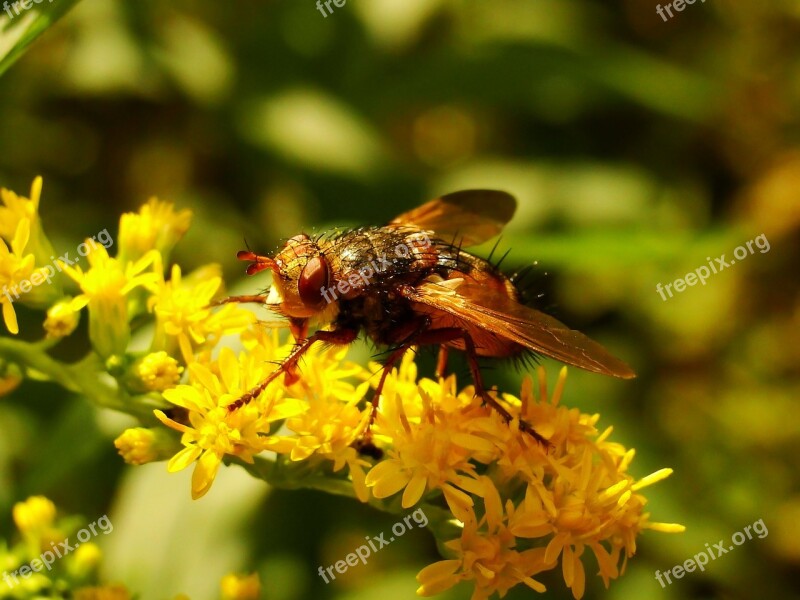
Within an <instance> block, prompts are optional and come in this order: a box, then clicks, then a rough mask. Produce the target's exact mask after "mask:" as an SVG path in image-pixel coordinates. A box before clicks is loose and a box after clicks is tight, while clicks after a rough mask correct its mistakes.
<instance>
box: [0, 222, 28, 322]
mask: <svg viewBox="0 0 800 600" xmlns="http://www.w3.org/2000/svg"><path fill="white" fill-rule="evenodd" d="M30 226H31V222H30V220H29V219H20V221H19V222H18V224H17V226H16V229H15V231H14V236H13V239H12V240H11V248H9V247H8V246H7V245H6V243H5V241H2V240H0V285H2V286H3V287H2V293H1V294H0V304H2V305H3V321H4V322H5V324H6V328H7V329H8V331H9V332H10V333H13V334H15V335H16V334H17V333H19V325H17V313H16V312H15V311H14V304H13V303H14V301H15V300H17V299H18V298H19V297H20V293H24V290H23V289H20V288H21V283H22V282H27V283H28V285H30V282H29V278H30V276H31V275H32V274H33V265H34V262H35V259H34V256H33V254H30V253H28V254H25V249H26V246H27V245H28V240H29V238H30ZM28 291H30V289H29V290H28ZM12 294H13V298H12Z"/></svg>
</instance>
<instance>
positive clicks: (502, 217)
mask: <svg viewBox="0 0 800 600" xmlns="http://www.w3.org/2000/svg"><path fill="white" fill-rule="evenodd" d="M516 209H517V201H516V200H514V197H513V196H512V195H511V194H507V193H506V192H500V191H497V190H464V191H461V192H454V193H452V194H447V195H446V196H442V197H441V198H436V199H435V200H431V201H430V202H426V203H425V204H423V205H422V206H420V207H417V208H415V209H413V210H410V211H408V212H405V213H403V214H402V215H400V216H398V217H397V218H395V219H394V220H392V221H391V222H390V223H389V225H400V226H403V225H411V226H413V227H417V228H419V229H423V230H426V231H433V232H434V233H435V234H436V237H438V238H440V239H443V240H448V239H450V238H453V239H455V240H456V241H457V242H458V241H460V242H461V243H462V244H463V245H464V246H475V245H476V244H480V243H483V242H485V241H486V240H490V239H492V238H493V237H494V236H496V235H497V234H499V233H500V231H501V230H502V229H503V227H504V226H505V224H506V223H508V222H509V221H510V220H511V217H513V216H514V211H515V210H516Z"/></svg>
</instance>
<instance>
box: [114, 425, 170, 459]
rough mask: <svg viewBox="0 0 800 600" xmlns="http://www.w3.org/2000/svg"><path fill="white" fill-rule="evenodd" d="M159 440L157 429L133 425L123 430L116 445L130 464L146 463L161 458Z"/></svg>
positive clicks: (115, 441) (115, 442)
mask: <svg viewBox="0 0 800 600" xmlns="http://www.w3.org/2000/svg"><path fill="white" fill-rule="evenodd" d="M159 441H160V440H159V432H158V431H157V430H155V429H147V428H145V427H133V428H131V429H126V430H125V431H123V432H122V434H121V435H120V436H119V437H118V438H117V439H116V440H114V446H115V447H116V448H117V450H118V451H119V454H120V456H122V458H123V460H124V461H125V462H126V463H128V464H129V465H144V464H147V463H149V462H153V461H155V460H158V459H159V458H160V456H159V452H158V450H159Z"/></svg>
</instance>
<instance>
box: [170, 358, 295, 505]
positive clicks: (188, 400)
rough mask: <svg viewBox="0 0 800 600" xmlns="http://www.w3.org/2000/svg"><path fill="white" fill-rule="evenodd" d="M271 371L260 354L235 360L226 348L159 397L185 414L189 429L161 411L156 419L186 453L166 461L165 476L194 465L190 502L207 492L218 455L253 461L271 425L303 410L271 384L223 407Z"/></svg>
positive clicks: (220, 458) (281, 387)
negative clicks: (246, 400) (176, 435)
mask: <svg viewBox="0 0 800 600" xmlns="http://www.w3.org/2000/svg"><path fill="white" fill-rule="evenodd" d="M274 368H275V365H273V364H269V363H266V362H265V361H264V360H263V359H262V358H261V356H260V355H259V353H251V354H246V353H242V354H240V355H239V357H238V358H237V356H236V355H235V354H234V352H233V351H232V350H231V349H230V348H223V349H222V351H221V352H220V356H219V359H218V360H217V361H215V362H214V363H212V364H210V365H209V366H206V365H204V364H201V363H199V362H195V363H192V364H191V365H189V385H179V386H177V387H175V388H172V389H170V390H167V391H165V392H164V398H166V399H167V400H168V401H169V402H171V403H172V404H175V405H176V406H179V407H181V408H183V409H185V410H186V411H188V420H189V422H188V424H184V423H180V422H177V421H175V420H173V419H171V418H170V417H168V416H167V415H166V414H165V413H164V412H162V411H160V410H157V411H155V415H156V417H157V418H158V419H159V420H160V421H161V422H162V423H164V424H165V425H167V426H168V427H172V428H173V429H175V430H177V431H180V432H181V433H182V434H183V435H182V436H181V442H182V443H183V445H184V446H185V448H184V449H183V450H181V451H180V452H179V453H178V454H176V455H175V456H173V457H172V459H171V460H170V461H169V464H168V465H167V468H168V469H169V471H170V472H175V471H180V470H181V469H185V468H186V467H188V466H189V465H191V464H193V463H195V462H196V464H195V468H194V473H193V475H192V497H193V498H195V499H196V498H200V497H201V496H203V495H205V494H206V493H207V492H208V490H209V489H210V488H211V484H212V483H213V482H214V478H215V477H216V474H217V470H218V469H219V465H220V463H221V462H222V458H223V456H225V455H226V454H229V455H232V456H237V457H239V458H241V459H242V460H244V461H246V462H253V456H254V455H255V454H257V453H259V452H261V450H262V449H263V448H262V446H263V443H262V440H261V438H260V435H261V434H262V433H265V432H268V431H269V430H270V423H272V422H274V421H280V420H283V419H287V418H289V417H293V416H295V415H297V414H300V413H301V412H302V411H303V410H304V408H305V407H304V406H303V403H302V402H300V401H298V400H292V399H289V398H286V397H285V395H284V389H283V386H281V385H274V386H269V387H268V388H267V390H266V391H265V392H263V393H262V394H260V395H259V397H258V398H256V399H255V400H253V401H252V402H250V404H248V405H246V406H244V407H242V408H240V409H239V410H236V411H233V412H231V411H228V409H227V406H228V404H230V403H231V402H233V401H235V400H236V399H237V398H239V397H240V396H241V395H242V394H244V393H245V392H247V391H248V390H250V389H252V388H253V387H255V386H256V384H258V383H259V382H260V381H261V380H262V379H263V378H264V377H266V375H267V374H268V373H269V372H270V371H271V370H272V369H274Z"/></svg>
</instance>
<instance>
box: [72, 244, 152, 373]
mask: <svg viewBox="0 0 800 600" xmlns="http://www.w3.org/2000/svg"><path fill="white" fill-rule="evenodd" d="M86 243H87V245H88V246H89V247H90V248H92V249H91V251H90V252H89V254H88V259H89V270H88V271H86V272H85V273H84V272H83V269H82V268H81V267H80V266H75V267H70V266H67V265H65V264H63V263H61V266H62V268H63V269H64V272H65V273H66V274H67V275H69V276H70V277H71V278H72V279H73V280H75V281H76V282H77V283H78V285H79V286H80V288H81V291H82V292H83V293H82V294H80V295H79V296H77V297H75V298H74V299H73V300H72V301H71V302H70V308H71V309H72V310H80V309H81V308H83V307H84V306H88V307H89V339H90V340H91V342H92V346H93V347H94V349H95V351H96V352H97V353H98V354H99V355H100V356H102V357H103V358H109V357H110V356H113V355H116V354H122V353H124V352H125V349H126V348H127V347H128V340H129V339H130V333H131V332H130V326H129V324H128V322H129V319H130V317H131V314H130V311H129V307H128V294H129V293H130V292H131V290H134V289H136V288H138V287H140V286H144V287H147V288H152V287H154V286H155V285H156V282H157V281H158V279H159V276H158V275H157V274H156V273H153V272H145V271H146V269H148V267H151V266H152V264H153V262H155V261H156V260H157V258H158V253H157V252H156V251H152V252H149V253H147V254H145V255H144V256H142V257H141V258H140V259H139V260H137V261H136V262H134V263H123V262H122V261H120V260H117V259H115V258H111V257H109V256H108V252H106V249H105V248H104V247H103V246H101V245H98V244H92V243H91V240H87V241H86Z"/></svg>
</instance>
